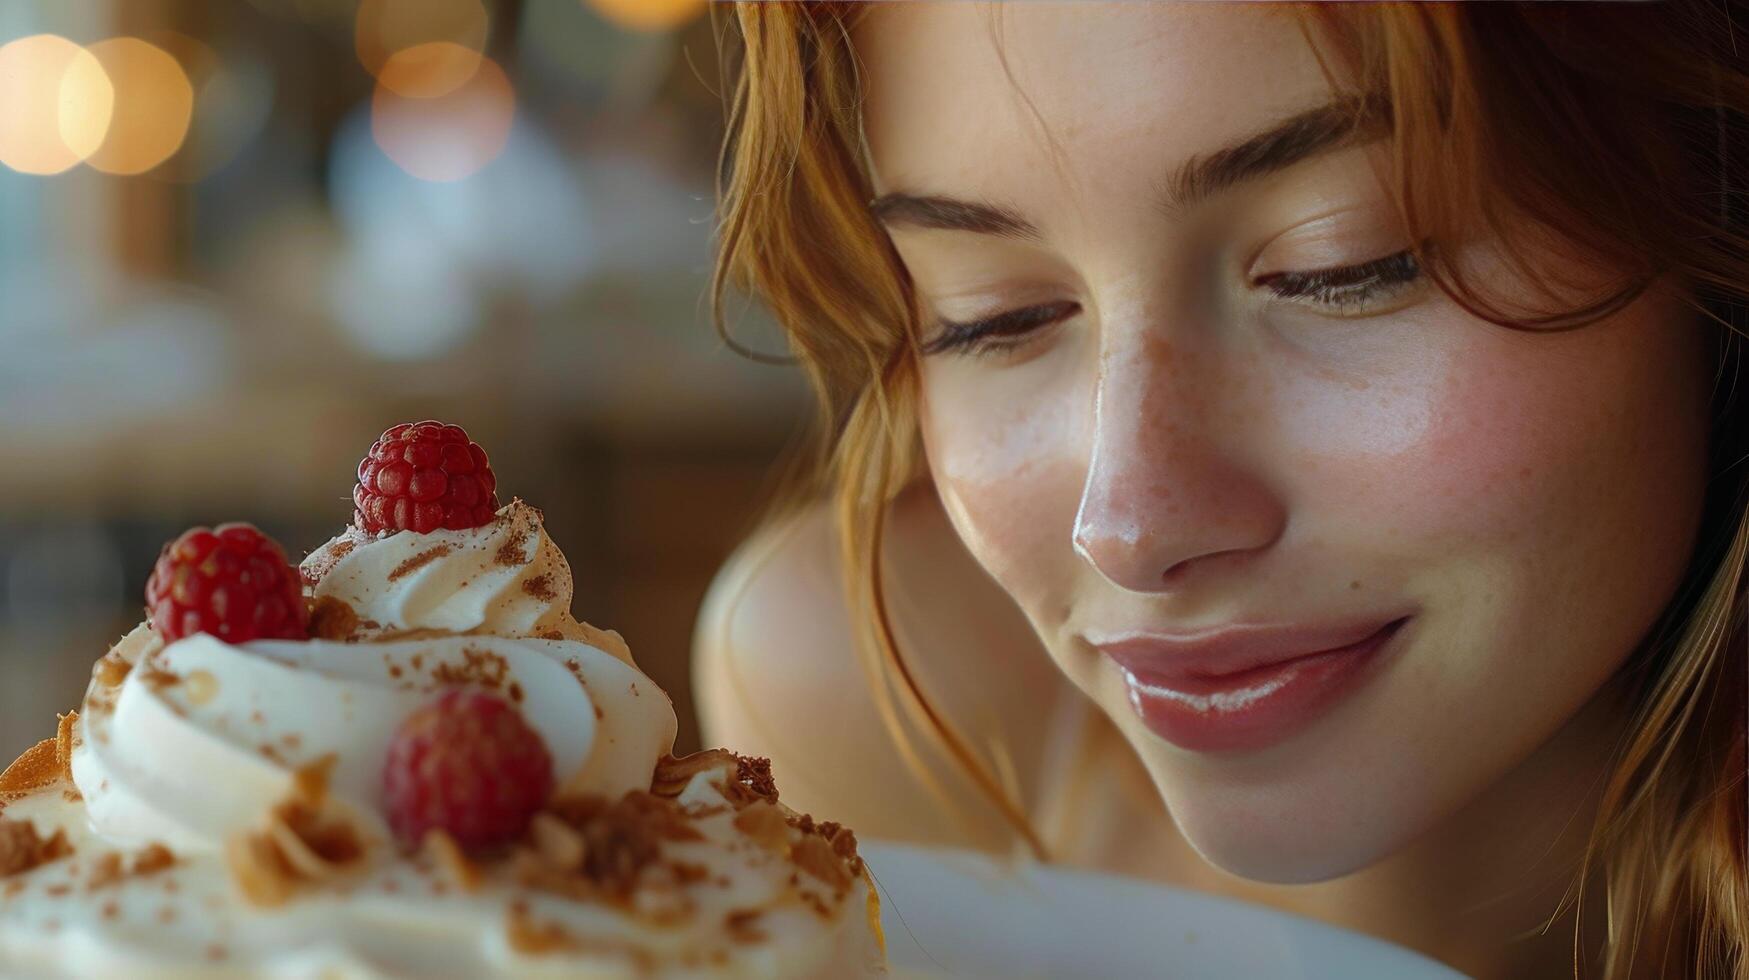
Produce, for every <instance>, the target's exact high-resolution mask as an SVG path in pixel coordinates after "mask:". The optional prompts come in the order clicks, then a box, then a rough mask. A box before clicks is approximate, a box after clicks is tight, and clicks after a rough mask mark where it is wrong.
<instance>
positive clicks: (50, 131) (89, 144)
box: [0, 34, 115, 174]
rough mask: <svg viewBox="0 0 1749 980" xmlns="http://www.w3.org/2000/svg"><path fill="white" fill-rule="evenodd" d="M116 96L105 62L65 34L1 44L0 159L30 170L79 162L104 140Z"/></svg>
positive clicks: (53, 169) (55, 171)
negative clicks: (104, 68)
mask: <svg viewBox="0 0 1749 980" xmlns="http://www.w3.org/2000/svg"><path fill="white" fill-rule="evenodd" d="M114 99H115V90H114V88H113V86H111V84H110V81H109V78H108V77H107V76H106V75H104V73H103V66H102V65H101V64H99V63H98V60H97V59H96V58H95V57H93V56H92V55H91V53H90V52H89V51H86V50H85V49H84V48H81V47H80V46H79V45H77V44H74V43H73V42H72V41H69V40H67V39H66V38H64V37H58V36H56V35H53V34H36V35H33V36H31V37H21V38H19V39H18V40H16V41H13V42H11V43H9V44H6V45H5V46H0V163H3V164H5V165H6V166H8V167H11V168H12V169H13V170H16V171H19V172H20V173H27V174H58V173H60V172H61V171H63V170H66V169H68V168H70V167H72V166H74V165H76V164H77V163H78V162H79V161H80V160H83V159H85V158H86V157H87V156H89V155H90V154H91V153H92V151H94V150H96V149H97V147H98V146H99V144H101V143H102V142H103V136H104V133H105V132H106V131H107V130H108V128H109V121H110V112H111V110H112V108H113V106H114Z"/></svg>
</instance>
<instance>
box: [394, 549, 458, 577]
mask: <svg viewBox="0 0 1749 980" xmlns="http://www.w3.org/2000/svg"><path fill="white" fill-rule="evenodd" d="M449 551H450V548H449V545H447V544H440V545H435V546H433V547H430V548H427V549H425V550H424V551H421V552H419V553H418V554H416V555H414V556H413V557H411V558H409V559H407V560H406V561H404V562H402V563H400V564H399V565H396V566H395V569H394V571H392V572H390V573H389V581H391V582H393V581H395V580H396V579H399V578H403V577H405V576H407V575H411V574H412V573H414V572H416V571H418V570H419V569H421V568H424V567H425V566H426V565H429V564H431V563H432V562H434V561H436V560H437V559H439V558H442V557H444V556H445V555H448V554H449Z"/></svg>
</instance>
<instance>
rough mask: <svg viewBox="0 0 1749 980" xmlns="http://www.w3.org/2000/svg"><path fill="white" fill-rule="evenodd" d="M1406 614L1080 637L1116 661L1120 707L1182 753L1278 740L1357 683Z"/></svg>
mask: <svg viewBox="0 0 1749 980" xmlns="http://www.w3.org/2000/svg"><path fill="white" fill-rule="evenodd" d="M1410 619H1411V617H1410V616H1407V615H1399V616H1392V617H1372V618H1369V619H1366V620H1349V621H1344V622H1340V623H1329V624H1322V625H1316V626H1250V625H1247V626H1238V627H1230V628H1227V629H1222V630H1217V631H1210V632H1206V633H1198V634H1194V635H1183V634H1178V635H1167V634H1158V633H1129V634H1121V635H1112V636H1109V637H1097V638H1096V637H1092V636H1090V637H1089V640H1091V641H1092V642H1093V643H1094V645H1095V646H1096V647H1097V648H1098V649H1099V650H1100V652H1101V653H1103V654H1105V655H1106V656H1107V657H1109V658H1110V659H1111V660H1112V662H1113V663H1114V664H1116V666H1117V667H1118V670H1119V671H1120V673H1121V674H1122V675H1123V679H1124V684H1125V687H1126V688H1127V689H1128V693H1129V700H1130V706H1131V707H1132V708H1134V709H1135V711H1136V714H1137V715H1138V716H1139V717H1140V719H1141V721H1142V723H1143V724H1144V725H1146V726H1147V727H1148V728H1149V729H1150V730H1151V731H1153V732H1154V733H1155V734H1156V735H1159V736H1160V737H1161V738H1164V739H1166V740H1167V741H1169V742H1171V743H1172V744H1174V745H1177V746H1178V747H1180V748H1182V749H1185V750H1187V751H1193V752H1234V751H1248V750H1256V749H1260V748H1264V747H1267V746H1269V745H1273V744H1275V743H1277V742H1280V741H1282V740H1284V739H1286V738H1287V737H1288V736H1290V735H1291V734H1293V733H1294V732H1296V731H1298V730H1299V729H1301V728H1303V727H1305V726H1306V725H1308V724H1310V723H1311V721H1312V720H1313V719H1315V718H1316V717H1318V716H1320V715H1322V714H1323V713H1325V712H1326V711H1328V710H1329V709H1331V708H1332V707H1334V706H1335V705H1336V703H1337V702H1339V701H1340V700H1342V699H1343V697H1344V696H1345V695H1347V694H1349V693H1352V692H1353V691H1354V690H1356V689H1358V687H1359V686H1360V684H1361V683H1362V682H1363V681H1364V680H1365V678H1366V677H1368V676H1370V674H1371V673H1372V671H1369V670H1368V669H1367V668H1368V667H1369V666H1372V665H1373V664H1374V663H1376V662H1377V661H1379V660H1381V659H1383V658H1382V657H1381V656H1379V654H1381V653H1382V652H1383V651H1384V650H1385V649H1386V647H1387V646H1389V645H1390V642H1391V640H1392V639H1393V638H1394V637H1396V636H1397V635H1398V634H1399V633H1401V632H1402V628H1403V626H1404V625H1405V624H1407V623H1408V622H1409V620H1410Z"/></svg>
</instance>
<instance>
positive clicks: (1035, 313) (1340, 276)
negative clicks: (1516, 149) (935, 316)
mask: <svg viewBox="0 0 1749 980" xmlns="http://www.w3.org/2000/svg"><path fill="white" fill-rule="evenodd" d="M1419 278H1421V267H1420V265H1419V264H1417V263H1416V261H1415V255H1414V252H1413V251H1411V250H1410V249H1404V250H1403V251H1401V252H1397V253H1394V254H1392V255H1387V256H1385V257H1384V258H1380V259H1373V260H1372V261H1370V262H1361V263H1359V264H1357V265H1345V266H1336V267H1333V268H1329V269H1313V270H1311V271H1309V272H1277V273H1272V274H1271V275H1267V276H1264V277H1263V278H1261V279H1259V280H1257V284H1258V285H1260V286H1264V287H1266V288H1267V289H1268V290H1269V291H1270V292H1272V293H1274V294H1275V295H1276V296H1278V297H1280V298H1282V299H1288V300H1309V301H1311V302H1312V303H1313V304H1314V305H1318V306H1322V307H1325V308H1326V309H1328V310H1331V311H1334V312H1336V313H1338V314H1344V313H1352V312H1353V311H1355V310H1359V309H1364V308H1365V307H1366V305H1367V304H1368V303H1370V302H1372V301H1374V300H1376V299H1378V298H1379V297H1380V296H1382V295H1384V294H1387V293H1390V292H1393V291H1395V290H1398V289H1400V288H1402V287H1404V286H1407V285H1409V284H1411V283H1413V282H1415V281H1416V280H1417V279H1419ZM1079 310H1080V304H1078V303H1070V302H1059V303H1046V304H1044V305H1042V306H1025V307H1021V308H1020V309H1016V310H1008V311H1005V312H1002V313H997V314H995V315H994V316H988V317H984V318H982V319H979V320H970V321H966V322H963V323H962V322H955V321H952V320H940V321H938V324H937V327H938V329H937V330H936V334H935V336H934V337H933V338H931V339H930V341H929V342H928V343H926V344H924V345H923V348H922V350H923V353H924V354H942V353H949V352H959V353H968V354H997V353H1002V352H1005V351H1011V350H1013V349H1015V348H1017V347H1019V346H1020V345H1021V344H1023V343H1025V342H1026V341H1027V339H1028V338H1029V337H1030V335H1031V334H1032V333H1033V332H1034V331H1036V330H1037V329H1038V328H1039V327H1043V326H1048V325H1050V324H1052V323H1055V322H1057V321H1058V320H1064V319H1067V318H1068V317H1070V316H1073V315H1074V314H1075V313H1076V312H1078V311H1079Z"/></svg>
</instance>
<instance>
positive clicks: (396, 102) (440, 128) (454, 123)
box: [370, 58, 516, 180]
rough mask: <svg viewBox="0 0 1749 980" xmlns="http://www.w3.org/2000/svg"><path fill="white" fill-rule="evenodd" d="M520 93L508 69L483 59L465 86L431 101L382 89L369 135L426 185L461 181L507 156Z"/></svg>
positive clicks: (373, 108) (372, 113) (372, 112)
mask: <svg viewBox="0 0 1749 980" xmlns="http://www.w3.org/2000/svg"><path fill="white" fill-rule="evenodd" d="M515 115H516V94H515V92H514V91H512V90H511V88H510V80H509V79H508V78H506V77H505V76H504V69H502V68H499V67H498V64H497V62H495V61H493V60H492V59H491V58H481V59H480V64H479V68H478V70H476V71H475V72H474V74H473V77H472V78H470V79H468V81H467V82H466V83H465V84H463V85H462V86H461V87H459V88H456V89H454V90H452V91H450V92H447V93H445V94H443V95H440V96H438V97H436V98H430V99H414V98H408V97H407V96H404V95H401V94H399V93H397V92H395V91H394V90H393V89H390V88H388V87H387V86H385V85H378V86H377V89H376V94H375V95H374V96H373V97H372V99H371V106H370V123H371V134H372V135H373V136H375V137H376V141H377V145H378V146H379V147H381V148H382V151H383V152H384V153H385V154H387V155H388V157H389V159H391V160H393V161H395V163H396V164H398V165H400V167H401V169H403V170H405V171H407V172H408V173H410V174H412V175H413V176H415V177H419V178H421V179H424V180H460V179H461V178H463V177H466V176H468V175H469V174H472V173H475V172H477V171H478V170H479V169H480V168H481V167H484V166H485V165H486V164H488V163H491V162H492V161H493V160H494V159H496V158H497V156H498V154H500V153H502V152H504V144H505V141H507V140H508V139H509V138H510V123H511V121H512V120H513V119H514V118H515Z"/></svg>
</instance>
